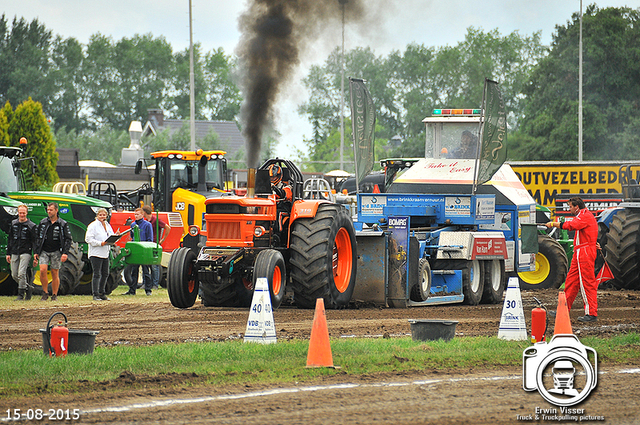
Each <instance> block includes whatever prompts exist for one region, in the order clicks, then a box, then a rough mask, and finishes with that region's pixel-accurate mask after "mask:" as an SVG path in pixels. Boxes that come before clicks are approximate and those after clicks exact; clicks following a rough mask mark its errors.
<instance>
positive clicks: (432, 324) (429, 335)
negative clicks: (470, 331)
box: [409, 319, 458, 341]
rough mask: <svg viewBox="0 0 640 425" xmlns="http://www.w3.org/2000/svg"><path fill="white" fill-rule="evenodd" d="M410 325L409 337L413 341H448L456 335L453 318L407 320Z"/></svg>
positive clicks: (455, 323)
mask: <svg viewBox="0 0 640 425" xmlns="http://www.w3.org/2000/svg"><path fill="white" fill-rule="evenodd" d="M409 324H410V325H411V339H413V340H414V341H436V340H438V339H443V340H445V341H450V340H452V339H453V337H454V336H455V335H456V325H457V324H458V322H457V321H455V320H431V319H422V320H414V319H411V320H409Z"/></svg>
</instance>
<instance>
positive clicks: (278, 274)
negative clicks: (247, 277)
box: [253, 249, 287, 310]
mask: <svg viewBox="0 0 640 425" xmlns="http://www.w3.org/2000/svg"><path fill="white" fill-rule="evenodd" d="M259 278H266V279H267V283H268V286H269V295H270V296H271V308H272V309H273V310H275V309H277V308H278V307H280V304H282V300H283V299H284V293H285V288H286V286H287V270H286V268H285V264H284V257H283V256H282V254H281V253H280V251H276V250H275V249H265V250H264V251H260V252H259V253H258V255H256V260H255V264H254V266H253V288H254V290H255V288H256V283H257V280H258V279H259Z"/></svg>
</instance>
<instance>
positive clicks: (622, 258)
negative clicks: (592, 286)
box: [604, 209, 640, 289]
mask: <svg viewBox="0 0 640 425" xmlns="http://www.w3.org/2000/svg"><path fill="white" fill-rule="evenodd" d="M604 249H605V251H606V253H607V254H606V258H607V263H608V264H609V267H610V268H611V272H612V273H613V275H614V276H615V279H614V280H613V282H612V283H613V285H614V286H615V287H616V288H620V289H640V213H638V212H635V211H630V210H626V209H625V210H621V211H618V213H617V214H616V215H615V216H614V217H613V220H612V221H611V225H610V226H609V233H608V234H607V244H606V245H605V247H604Z"/></svg>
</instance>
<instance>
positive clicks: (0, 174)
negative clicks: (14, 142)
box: [0, 157, 18, 193]
mask: <svg viewBox="0 0 640 425" xmlns="http://www.w3.org/2000/svg"><path fill="white" fill-rule="evenodd" d="M17 191H18V179H17V178H16V175H15V173H14V171H13V164H11V160H10V159H9V158H6V157H0V193H7V192H17Z"/></svg>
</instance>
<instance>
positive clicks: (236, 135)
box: [142, 118, 244, 157]
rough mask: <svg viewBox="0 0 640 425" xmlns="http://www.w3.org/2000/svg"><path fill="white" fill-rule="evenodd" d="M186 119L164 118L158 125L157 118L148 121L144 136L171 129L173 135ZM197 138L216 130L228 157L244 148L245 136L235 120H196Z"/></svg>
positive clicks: (222, 148)
mask: <svg viewBox="0 0 640 425" xmlns="http://www.w3.org/2000/svg"><path fill="white" fill-rule="evenodd" d="M183 123H184V121H183V120H176V119H166V118H164V119H163V122H162V125H158V122H157V121H156V120H155V119H153V118H152V119H151V120H150V121H147V123H146V124H145V126H144V129H143V130H142V134H143V136H146V135H149V134H153V135H156V134H158V133H162V132H163V131H165V130H169V135H173V133H175V132H176V131H178V130H179V129H180V128H182V125H183ZM195 127H196V140H203V139H204V138H205V136H206V135H207V134H209V133H210V132H214V133H215V134H217V135H218V136H219V137H220V141H221V142H222V146H221V147H220V149H221V150H224V151H226V152H227V157H231V156H233V155H234V154H235V153H236V152H238V150H240V149H241V148H244V137H243V136H242V133H240V129H238V124H236V123H235V122H234V121H204V120H196V121H195Z"/></svg>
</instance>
